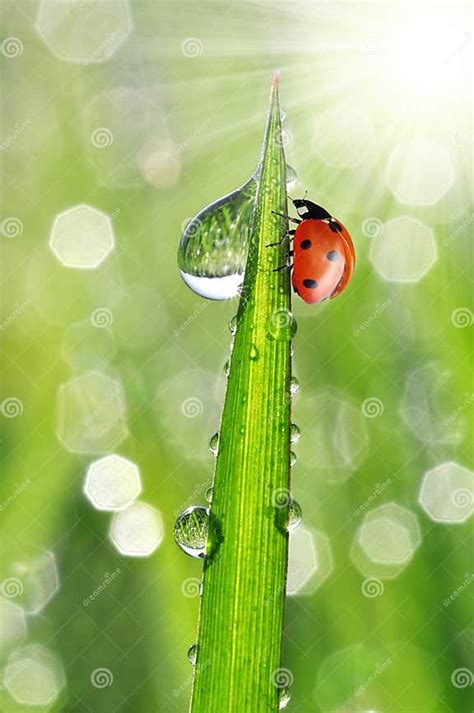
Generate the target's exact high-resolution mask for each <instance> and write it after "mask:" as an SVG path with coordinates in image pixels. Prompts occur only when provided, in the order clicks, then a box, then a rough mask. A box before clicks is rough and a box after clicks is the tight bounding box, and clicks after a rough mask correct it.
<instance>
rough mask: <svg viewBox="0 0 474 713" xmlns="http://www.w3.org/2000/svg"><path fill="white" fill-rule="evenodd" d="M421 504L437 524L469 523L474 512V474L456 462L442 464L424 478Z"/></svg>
mask: <svg viewBox="0 0 474 713" xmlns="http://www.w3.org/2000/svg"><path fill="white" fill-rule="evenodd" d="M418 500H419V502H420V505H421V507H422V508H423V510H424V511H425V512H426V514H427V515H428V517H430V518H431V519H432V520H434V521H435V522H444V523H452V524H454V523H462V522H466V521H467V520H468V518H469V517H471V515H472V513H473V512H474V472H473V471H472V470H468V468H465V467H464V466H462V465H459V463H455V462H453V461H449V462H447V463H441V465H438V466H436V467H435V468H432V469H431V470H428V471H427V472H426V473H425V475H424V476H423V480H422V483H421V487H420V493H419V496H418Z"/></svg>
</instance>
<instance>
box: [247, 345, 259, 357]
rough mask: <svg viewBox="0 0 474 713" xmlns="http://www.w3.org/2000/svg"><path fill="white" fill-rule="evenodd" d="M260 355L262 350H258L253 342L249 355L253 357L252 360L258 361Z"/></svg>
mask: <svg viewBox="0 0 474 713" xmlns="http://www.w3.org/2000/svg"><path fill="white" fill-rule="evenodd" d="M259 356H260V352H259V351H258V349H257V347H256V346H255V344H252V346H251V347H250V354H249V357H250V358H251V359H252V361H257V359H258V357H259Z"/></svg>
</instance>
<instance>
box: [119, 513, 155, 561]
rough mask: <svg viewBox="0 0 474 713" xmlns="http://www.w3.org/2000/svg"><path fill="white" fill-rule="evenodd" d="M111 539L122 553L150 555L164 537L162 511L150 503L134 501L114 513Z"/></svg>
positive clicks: (137, 555)
mask: <svg viewBox="0 0 474 713" xmlns="http://www.w3.org/2000/svg"><path fill="white" fill-rule="evenodd" d="M110 539H111V541H112V543H113V545H114V547H115V548H116V549H117V550H118V551H119V552H120V554H122V555H127V556H128V557H149V556H150V555H151V554H153V552H154V551H155V550H156V549H157V548H158V546H159V545H160V543H161V541H162V539H163V521H162V518H161V513H160V512H159V511H158V510H156V508H154V507H152V506H151V505H148V503H144V502H141V501H137V502H134V503H133V504H132V505H130V506H129V507H128V508H126V509H125V510H120V512H117V513H116V514H115V515H114V517H113V520H112V525H111V528H110Z"/></svg>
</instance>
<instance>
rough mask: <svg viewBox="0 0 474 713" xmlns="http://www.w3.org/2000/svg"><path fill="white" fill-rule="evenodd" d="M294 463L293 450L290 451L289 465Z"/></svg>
mask: <svg viewBox="0 0 474 713" xmlns="http://www.w3.org/2000/svg"><path fill="white" fill-rule="evenodd" d="M295 463H296V453H295V452H294V451H290V465H294V464H295Z"/></svg>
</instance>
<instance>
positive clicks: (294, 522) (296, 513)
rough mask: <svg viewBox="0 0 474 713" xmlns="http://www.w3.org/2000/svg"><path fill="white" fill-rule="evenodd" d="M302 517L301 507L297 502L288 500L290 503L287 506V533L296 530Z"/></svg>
mask: <svg viewBox="0 0 474 713" xmlns="http://www.w3.org/2000/svg"><path fill="white" fill-rule="evenodd" d="M302 516H303V512H302V510H301V505H300V504H299V502H298V501H297V500H290V503H289V505H288V525H287V530H288V532H292V531H293V530H296V528H297V527H298V525H299V524H300V522H301V518H302Z"/></svg>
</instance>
